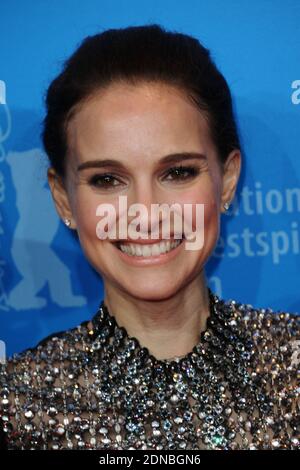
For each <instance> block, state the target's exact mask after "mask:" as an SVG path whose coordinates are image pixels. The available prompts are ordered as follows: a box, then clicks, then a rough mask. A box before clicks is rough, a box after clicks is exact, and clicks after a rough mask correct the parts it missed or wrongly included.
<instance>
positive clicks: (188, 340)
mask: <svg viewBox="0 0 300 470" xmlns="http://www.w3.org/2000/svg"><path fill="white" fill-rule="evenodd" d="M67 139H68V155H67V160H66V163H67V166H66V177H65V179H64V180H62V179H61V178H60V177H59V175H57V174H56V173H55V171H54V169H53V168H50V169H49V170H48V181H49V186H50V189H51V192H52V196H53V199H54V202H55V205H56V208H57V211H58V213H59V215H60V216H61V217H62V218H69V219H70V220H71V228H72V229H74V230H77V233H78V237H79V241H80V244H81V247H82V250H83V252H84V254H85V256H86V257H87V259H88V261H89V262H90V263H91V265H92V266H93V267H94V268H95V269H96V271H97V272H98V273H99V274H100V275H101V277H102V279H103V281H104V300H105V303H106V305H107V307H108V309H109V311H110V313H111V314H112V315H114V316H115V318H116V320H117V322H118V324H119V325H120V326H124V327H125V328H126V330H127V332H128V334H129V335H130V336H134V337H136V338H137V339H138V340H139V342H140V344H141V345H142V346H145V347H147V348H148V349H149V351H150V353H151V354H153V355H154V356H155V357H156V358H158V359H166V358H171V357H174V356H181V355H185V354H187V353H188V352H190V351H191V350H192V348H193V346H194V345H195V344H197V342H198V340H199V335H200V332H201V331H203V330H205V328H206V321H207V318H208V316H209V298H208V295H207V280H206V276H205V270H204V266H205V264H206V262H207V261H208V260H209V258H210V256H211V254H212V252H213V250H214V248H215V245H216V242H217V240H218V237H219V232H220V215H221V213H222V212H224V208H223V204H224V203H225V202H229V203H230V201H231V200H232V199H233V197H234V193H235V191H236V186H237V183H238V179H239V175H240V169H241V154H240V151H239V150H238V149H236V150H233V151H232V152H231V153H230V154H229V155H228V158H227V160H226V163H225V164H224V166H223V167H222V166H221V164H220V162H219V160H218V155H217V151H216V148H215V145H214V143H213V141H212V140H211V137H210V132H209V128H208V124H207V121H206V120H205V118H204V117H203V116H202V114H201V113H200V111H199V109H198V108H197V107H196V106H195V105H194V104H193V103H191V101H190V100H189V99H188V97H187V96H186V95H185V93H184V92H183V91H181V90H179V89H177V88H175V87H173V86H171V85H165V84H158V83H139V84H138V85H136V86H132V85H130V84H126V83H115V84H113V85H110V86H109V87H108V88H106V89H102V90H100V91H98V92H97V93H96V94H94V95H93V96H91V97H89V99H88V100H86V101H85V102H83V103H81V104H80V106H79V107H78V108H77V109H76V111H75V113H74V115H73V116H72V118H71V120H70V121H69V124H68V128H67ZM179 152H198V153H203V154H205V156H206V158H205V159H204V160H201V161H199V160H195V159H191V160H187V161H184V162H178V163H176V164H174V163H169V164H166V165H161V164H160V163H159V161H160V159H161V158H162V157H164V156H165V155H168V154H171V153H179ZM107 158H109V159H116V160H118V161H120V162H122V163H123V164H124V166H125V170H120V169H114V168H109V167H105V168H89V169H85V170H82V171H77V167H78V165H81V164H82V163H84V162H87V161H95V160H98V159H107ZM180 163H181V164H182V165H185V166H186V165H192V166H194V167H196V168H198V170H199V174H197V175H195V176H192V177H189V178H185V179H181V180H180V181H179V180H178V179H177V180H176V179H174V178H173V180H172V177H170V176H169V177H168V179H167V178H166V175H167V174H168V170H170V168H173V167H174V166H178V165H179V164H180ZM104 173H109V174H112V175H113V176H114V177H115V178H117V180H113V181H114V182H115V184H116V186H111V187H109V188H108V189H107V187H106V189H105V188H101V187H96V186H92V185H91V182H90V179H91V177H93V176H94V175H101V174H104ZM120 195H123V196H124V195H126V196H127V198H128V202H127V205H128V207H129V206H130V204H132V203H136V202H139V203H142V204H145V205H146V207H147V208H148V209H149V214H150V205H151V203H167V204H172V203H174V202H176V203H180V204H181V205H183V204H185V203H193V204H196V203H202V204H203V203H204V207H205V213H204V214H205V215H204V246H203V247H202V249H199V250H185V249H180V250H179V251H178V254H177V256H175V257H173V258H172V259H170V260H169V261H168V262H166V263H164V264H162V265H157V266H155V265H153V266H151V265H150V266H130V265H128V264H127V263H126V262H125V261H124V260H123V259H121V258H120V255H119V252H118V250H117V248H116V247H115V245H114V243H113V242H112V241H111V240H108V239H107V240H100V239H99V238H97V236H96V230H95V228H96V225H97V222H98V221H99V217H98V216H96V215H95V214H96V207H97V206H98V205H99V204H100V203H110V204H113V205H114V206H115V208H116V212H117V214H118V209H117V208H118V201H119V200H118V198H119V196H120ZM118 215H120V214H118ZM127 220H128V223H129V222H130V220H132V218H130V217H128V219H127ZM183 243H185V242H183ZM181 248H182V247H181ZM174 339H175V341H174Z"/></svg>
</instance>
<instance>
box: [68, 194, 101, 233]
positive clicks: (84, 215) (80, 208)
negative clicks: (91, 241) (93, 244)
mask: <svg viewBox="0 0 300 470" xmlns="http://www.w3.org/2000/svg"><path fill="white" fill-rule="evenodd" d="M98 205H99V198H97V197H95V196H93V195H90V194H85V193H84V191H82V192H80V191H78V194H77V195H76V202H75V210H74V212H75V218H76V225H77V230H78V233H80V234H81V236H82V237H89V238H95V237H96V227H97V222H98V221H99V217H98V216H97V215H96V212H97V207H98Z"/></svg>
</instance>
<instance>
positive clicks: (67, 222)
mask: <svg viewBox="0 0 300 470" xmlns="http://www.w3.org/2000/svg"><path fill="white" fill-rule="evenodd" d="M64 223H65V224H66V226H67V227H70V225H71V220H70V219H64Z"/></svg>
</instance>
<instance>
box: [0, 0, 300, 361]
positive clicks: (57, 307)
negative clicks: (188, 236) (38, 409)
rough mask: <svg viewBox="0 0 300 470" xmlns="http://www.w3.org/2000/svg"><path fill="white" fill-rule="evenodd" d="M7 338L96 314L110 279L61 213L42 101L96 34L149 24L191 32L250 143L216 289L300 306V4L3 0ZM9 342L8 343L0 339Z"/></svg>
mask: <svg viewBox="0 0 300 470" xmlns="http://www.w3.org/2000/svg"><path fill="white" fill-rule="evenodd" d="M0 15H1V27H0V44H1V49H0V80H1V81H0V250H1V251H0V339H1V340H2V341H3V342H5V343H6V349H7V354H8V355H11V354H12V353H13V352H15V351H16V352H19V351H21V350H23V349H24V348H26V347H29V346H34V345H35V344H36V343H37V342H38V341H39V340H40V339H42V338H43V337H45V336H47V335H48V334H50V333H52V332H54V331H59V330H63V329H66V328H70V327H73V326H75V325H77V324H78V323H79V322H81V321H83V320H85V319H88V318H91V316H92V315H93V314H94V312H95V311H96V309H97V306H98V305H99V303H100V301H101V300H102V298H103V284H102V281H101V278H100V277H99V275H98V274H97V273H96V272H95V271H94V270H93V268H92V267H91V266H90V265H89V264H88V262H87V261H86V259H85V258H84V255H83V253H82V251H81V248H80V246H79V244H78V242H77V240H76V237H74V235H73V232H70V231H69V229H67V228H66V227H64V226H63V224H62V222H61V221H60V219H59V217H58V215H57V214H56V211H55V208H54V204H53V202H52V198H51V195H50V191H49V187H48V184H47V178H46V170H47V162H46V158H45V155H44V154H43V151H42V148H41V142H40V138H39V136H40V131H41V121H42V119H43V116H44V108H43V97H44V93H45V91H46V88H47V86H48V84H49V83H50V80H51V79H52V78H54V76H55V75H56V74H57V73H58V72H59V70H60V67H61V65H62V62H63V60H64V59H65V58H66V57H67V56H68V55H69V54H71V53H72V52H73V51H74V49H75V48H76V47H77V46H78V45H79V42H80V41H81V40H82V39H83V38H84V37H85V36H87V35H91V34H95V33H97V32H100V31H102V30H104V29H107V28H112V27H124V26H129V25H139V24H146V23H152V22H156V23H160V24H161V25H163V26H165V27H167V28H169V29H173V30H177V31H180V32H185V33H188V34H192V35H194V36H196V37H197V38H198V39H199V40H200V41H201V42H202V43H203V44H204V45H205V46H206V47H208V48H209V49H210V50H211V52H212V56H213V58H214V60H215V61H216V63H217V65H218V66H219V68H220V70H221V71H222V73H223V74H224V75H225V77H226V79H227V81H228V83H229V86H230V87H231V90H232V94H233V98H234V103H235V110H236V114H237V119H238V123H239V128H240V134H241V138H242V144H243V147H244V151H245V153H244V160H243V169H242V174H241V178H240V181H239V185H238V191H237V195H236V199H235V200H234V204H233V205H232V206H231V208H230V210H229V213H228V215H222V220H221V224H222V227H221V234H220V239H219V242H218V245H217V246H216V249H215V252H214V254H213V256H212V258H211V260H210V262H209V264H207V266H206V273H207V277H208V281H209V285H210V287H211V288H212V289H213V290H214V291H215V292H216V293H217V294H218V295H220V296H221V297H223V298H226V299H235V300H237V301H240V302H243V303H249V304H251V305H253V306H256V307H270V308H272V309H273V310H283V311H289V312H299V311H300V295H299V278H300V233H299V212H300V184H299V177H300V163H299V162H300V161H299V155H300V139H299V134H300V133H299V129H300V127H299V124H300V69H299V64H300V1H299V0H285V1H283V0H227V1H225V0H209V1H207V0H203V1H202V0H185V1H179V0H176V1H175V0H163V1H158V0H157V1H156V0H138V1H135V0H131V1H130V0H127V1H125V0H124V1H123V0H85V1H84V2H82V0H54V1H53V0H51V1H42V0H31V1H29V0H27V1H26V2H21V1H19V0H10V1H9V2H5V3H4V2H1V6H0ZM2 346H3V343H2Z"/></svg>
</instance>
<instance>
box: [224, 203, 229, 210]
mask: <svg viewBox="0 0 300 470" xmlns="http://www.w3.org/2000/svg"><path fill="white" fill-rule="evenodd" d="M223 207H224V209H225V210H226V211H227V210H228V209H229V203H228V202H225V204H224V206H223Z"/></svg>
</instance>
